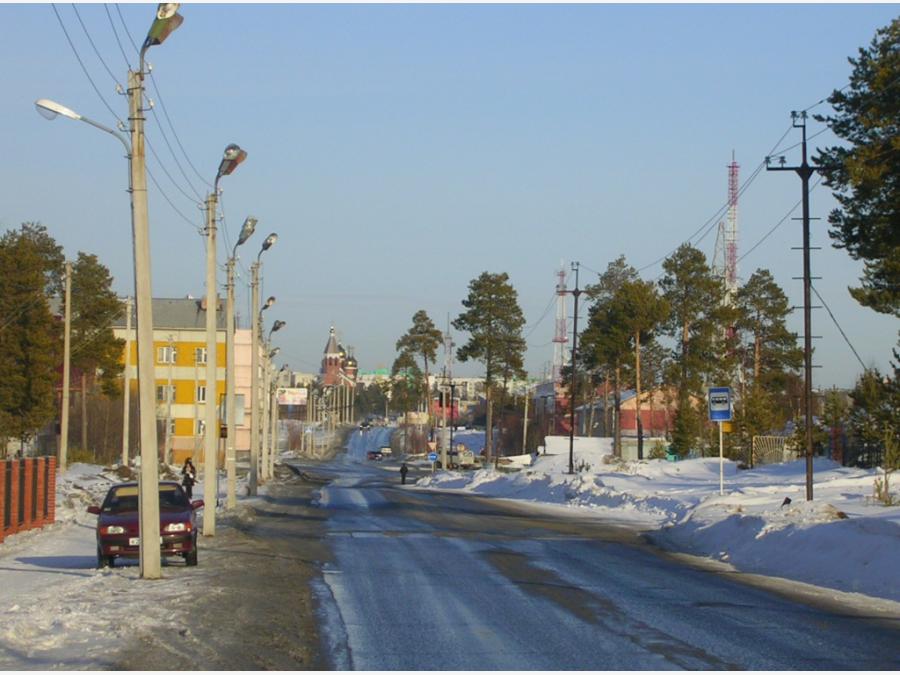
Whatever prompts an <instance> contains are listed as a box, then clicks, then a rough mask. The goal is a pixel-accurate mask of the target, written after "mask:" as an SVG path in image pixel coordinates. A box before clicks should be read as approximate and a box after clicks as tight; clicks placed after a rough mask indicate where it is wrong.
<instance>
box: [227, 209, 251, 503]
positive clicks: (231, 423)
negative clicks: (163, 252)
mask: <svg viewBox="0 0 900 675" xmlns="http://www.w3.org/2000/svg"><path fill="white" fill-rule="evenodd" d="M256 223H257V220H256V218H254V217H253V216H248V217H247V218H246V220H244V225H243V227H241V234H240V236H239V237H238V240H237V243H236V244H235V245H234V248H233V249H231V257H230V258H229V259H228V262H227V264H226V269H227V274H228V281H227V282H226V284H225V289H226V294H227V296H228V299H227V301H226V305H225V419H226V425H227V431H226V433H225V436H226V438H225V475H226V488H225V490H226V497H225V506H226V508H229V509H233V508H234V507H235V506H237V471H236V467H235V438H234V436H235V433H236V431H235V416H236V414H237V410H236V405H235V394H234V392H235V380H234V377H235V375H234V263H235V259H236V258H237V247H238V246H240V245H241V244H243V243H245V242H246V241H247V240H248V239H249V238H250V237H251V236H252V235H253V232H254V231H255V230H256Z"/></svg>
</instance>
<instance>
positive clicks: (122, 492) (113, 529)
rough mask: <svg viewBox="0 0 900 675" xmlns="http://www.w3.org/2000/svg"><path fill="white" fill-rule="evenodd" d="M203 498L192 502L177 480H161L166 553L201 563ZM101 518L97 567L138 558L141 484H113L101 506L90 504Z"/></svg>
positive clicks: (162, 533)
mask: <svg viewBox="0 0 900 675" xmlns="http://www.w3.org/2000/svg"><path fill="white" fill-rule="evenodd" d="M202 506H203V500H202V499H195V500H194V501H190V500H188V498H187V494H186V493H185V491H184V490H183V489H182V487H181V485H179V484H178V483H176V482H175V481H161V482H160V483H159V541H160V552H161V553H162V555H164V556H176V555H177V556H181V557H183V558H184V561H185V563H186V564H187V565H191V566H193V565H196V564H197V516H196V512H197V509H199V508H201V507H202ZM88 513H93V514H94V515H96V516H98V518H97V567H107V566H109V567H112V566H113V564H114V562H115V559H116V558H119V557H122V558H136V557H138V555H139V553H140V550H139V548H138V546H139V544H140V520H139V519H138V484H137V483H135V482H131V483H119V484H117V485H113V486H112V487H111V488H110V489H109V492H107V493H106V498H105V499H104V500H103V504H102V505H100V506H89V507H88Z"/></svg>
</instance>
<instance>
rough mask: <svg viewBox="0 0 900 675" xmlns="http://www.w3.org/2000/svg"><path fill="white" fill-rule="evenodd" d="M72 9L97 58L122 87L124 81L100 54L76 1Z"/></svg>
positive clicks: (113, 79) (114, 80)
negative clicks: (120, 79) (120, 80)
mask: <svg viewBox="0 0 900 675" xmlns="http://www.w3.org/2000/svg"><path fill="white" fill-rule="evenodd" d="M72 9H73V10H74V11H75V17H76V18H77V19H78V23H80V24H81V30H83V31H84V35H85V37H87V39H88V42H90V43H91V47H93V49H94V54H96V55H97V58H98V59H99V60H100V63H101V64H103V67H104V68H105V69H106V72H107V73H108V74H109V76H110V77H111V78H112V81H113V82H115V83H116V86H117V87H119V88H121V87H122V83H121V82H119V80H118V79H117V78H116V76H115V75H113V71H112V70H110V69H109V66H108V65H107V64H106V60H105V59H104V58H103V56H101V55H100V50H99V49H97V45H96V44H94V39H93V38H92V37H91V34H90V33H89V32H88V29H87V26H85V25H84V21H82V20H81V13H80V12H79V11H78V6H77V5H75V4H74V3H73V4H72Z"/></svg>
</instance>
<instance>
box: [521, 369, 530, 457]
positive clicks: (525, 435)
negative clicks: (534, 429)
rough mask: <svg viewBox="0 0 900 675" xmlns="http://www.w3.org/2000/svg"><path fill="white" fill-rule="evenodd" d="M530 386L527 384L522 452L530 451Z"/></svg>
mask: <svg viewBox="0 0 900 675" xmlns="http://www.w3.org/2000/svg"><path fill="white" fill-rule="evenodd" d="M528 398H529V397H528V386H527V385H526V386H525V418H524V419H523V420H522V454H523V455H524V454H525V453H526V452H528Z"/></svg>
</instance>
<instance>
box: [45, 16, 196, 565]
mask: <svg viewBox="0 0 900 675" xmlns="http://www.w3.org/2000/svg"><path fill="white" fill-rule="evenodd" d="M178 7H179V3H160V4H159V5H158V6H157V10H156V18H155V19H154V21H153V24H152V25H151V26H150V30H149V31H148V33H147V37H146V39H145V40H144V44H143V45H142V46H141V51H140V59H139V66H138V70H137V71H131V70H129V72H128V118H129V120H130V121H131V130H130V132H131V145H130V146H129V144H128V142H127V141H126V140H125V137H124V136H123V135H122V134H120V133H118V132H116V131H113V130H112V129H110V128H108V127H106V126H104V125H102V124H99V123H98V122H94V121H93V120H89V119H88V118H86V117H84V116H82V115H79V114H78V113H75V112H74V111H72V110H70V109H68V108H66V107H64V106H61V105H59V104H58V103H54V102H53V101H48V100H46V99H41V100H39V101H36V103H35V105H36V106H37V108H38V111H39V112H40V113H41V114H43V115H44V116H48V115H49V117H48V119H53V118H54V117H56V115H63V116H64V117H68V118H70V119H75V120H79V121H82V122H86V123H87V124H90V125H91V126H94V127H96V128H98V129H100V130H101V131H105V132H107V133H110V134H112V135H113V136H115V137H116V138H118V139H119V140H120V141H121V142H122V145H124V146H125V152H126V155H127V157H128V159H129V169H130V171H129V189H130V192H131V223H132V238H133V248H134V288H135V293H134V295H135V308H136V314H137V351H138V393H139V401H140V429H141V473H140V480H139V482H138V494H139V498H138V513H139V519H140V528H141V531H142V532H158V531H159V449H158V447H157V442H156V390H155V388H156V379H155V373H154V365H153V311H152V306H151V303H152V298H153V296H152V286H151V280H150V226H149V217H148V209H147V169H146V157H145V153H144V117H143V99H144V57H145V56H146V53H147V50H148V49H149V48H150V47H153V46H154V45H159V44H162V43H163V41H164V40H165V39H166V38H167V37H168V36H169V35H170V34H171V33H172V32H173V31H174V30H175V29H176V28H178V26H180V25H181V23H182V21H184V18H183V17H182V16H181V15H180V14H178ZM148 539H149V541H150V542H151V545H150V546H145V545H144V544H145V543H146V541H147V540H148ZM140 574H141V577H142V578H144V579H159V578H160V577H161V576H162V570H161V561H160V549H159V546H158V545H157V543H156V540H155V536H154V537H150V538H147V537H144V538H143V539H142V540H141V544H140Z"/></svg>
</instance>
